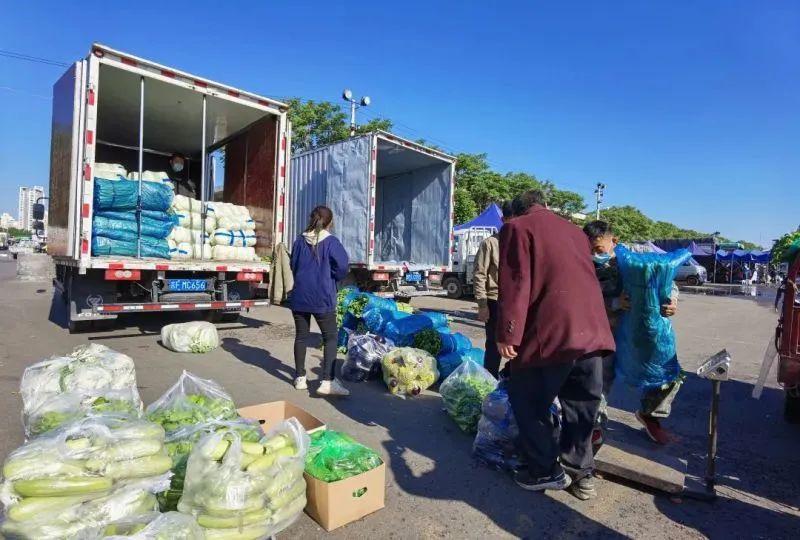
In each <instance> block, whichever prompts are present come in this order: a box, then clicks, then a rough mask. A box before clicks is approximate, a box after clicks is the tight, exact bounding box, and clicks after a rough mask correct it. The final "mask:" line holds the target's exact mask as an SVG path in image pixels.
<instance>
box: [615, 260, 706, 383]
mask: <svg viewBox="0 0 800 540" xmlns="http://www.w3.org/2000/svg"><path fill="white" fill-rule="evenodd" d="M615 253H616V255H617V264H618V266H619V272H620V277H621V279H622V288H623V290H624V291H625V292H626V293H627V295H628V297H629V298H630V305H631V307H630V309H629V310H627V311H623V312H622V314H621V315H620V319H619V323H618V324H617V328H616V331H615V334H614V339H615V341H616V344H617V352H616V360H615V364H616V371H617V373H618V374H619V375H620V376H621V377H622V378H623V379H624V380H625V381H626V382H627V383H628V384H630V385H632V386H636V387H638V388H643V389H648V388H660V387H661V386H663V385H665V384H669V383H671V382H673V381H674V380H675V379H677V378H678V376H679V375H680V373H681V367H680V364H678V356H677V352H676V349H675V331H674V330H673V328H672V323H671V322H670V320H669V319H668V318H667V317H662V316H661V305H662V304H667V303H669V302H670V296H671V294H672V282H673V281H674V280H675V273H676V272H677V269H678V267H679V266H680V265H681V264H683V263H684V262H686V261H687V260H688V259H689V258H690V257H691V254H690V253H689V251H688V250H686V249H679V250H677V251H673V252H671V253H634V252H632V251H630V250H629V249H627V248H625V247H624V246H621V245H620V246H617V248H616V249H615Z"/></svg>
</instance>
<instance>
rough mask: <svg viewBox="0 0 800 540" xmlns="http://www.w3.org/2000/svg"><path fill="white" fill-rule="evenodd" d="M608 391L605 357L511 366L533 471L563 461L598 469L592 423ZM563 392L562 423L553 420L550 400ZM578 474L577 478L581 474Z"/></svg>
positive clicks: (543, 472)
mask: <svg viewBox="0 0 800 540" xmlns="http://www.w3.org/2000/svg"><path fill="white" fill-rule="evenodd" d="M602 392H603V359H602V357H600V356H590V357H584V358H580V359H578V360H575V361H573V362H569V363H565V364H555V365H549V366H543V367H529V368H518V367H516V366H514V367H513V368H512V369H511V377H510V379H509V383H508V396H509V399H510V401H511V407H512V408H513V410H514V417H515V418H516V420H517V424H518V426H519V440H518V445H519V447H520V452H521V453H522V455H523V456H524V457H525V458H526V460H527V462H528V468H529V471H530V473H531V475H532V476H534V477H537V478H538V477H545V476H549V475H551V474H554V473H557V472H558V471H559V469H560V465H559V463H558V460H559V457H560V459H561V463H562V464H564V465H565V466H567V467H569V468H571V469H574V470H576V471H578V476H577V478H582V477H583V476H586V475H588V474H591V472H592V470H593V469H594V455H593V453H592V429H593V428H594V425H595V418H596V417H597V410H598V407H599V406H600V396H601V395H602ZM556 396H557V397H558V399H559V401H560V402H561V407H562V426H561V431H560V435H559V431H558V428H557V427H556V426H555V424H554V423H553V416H552V414H551V413H550V405H551V404H552V403H553V400H554V399H555V398H556ZM577 478H576V479H577Z"/></svg>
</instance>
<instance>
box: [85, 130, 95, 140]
mask: <svg viewBox="0 0 800 540" xmlns="http://www.w3.org/2000/svg"><path fill="white" fill-rule="evenodd" d="M92 141H94V131H92V130H91V129H87V130H86V144H92Z"/></svg>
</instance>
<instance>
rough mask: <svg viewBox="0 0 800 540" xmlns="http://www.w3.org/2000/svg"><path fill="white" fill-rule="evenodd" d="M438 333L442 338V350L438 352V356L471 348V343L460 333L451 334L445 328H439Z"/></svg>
mask: <svg viewBox="0 0 800 540" xmlns="http://www.w3.org/2000/svg"><path fill="white" fill-rule="evenodd" d="M438 331H439V334H440V335H441V338H442V348H441V349H440V350H439V354H448V353H452V352H463V351H468V350H469V349H471V348H472V342H471V341H470V340H469V338H468V337H467V336H465V335H464V334H462V333H460V332H455V333H453V334H451V333H450V330H449V329H446V328H439V329H438Z"/></svg>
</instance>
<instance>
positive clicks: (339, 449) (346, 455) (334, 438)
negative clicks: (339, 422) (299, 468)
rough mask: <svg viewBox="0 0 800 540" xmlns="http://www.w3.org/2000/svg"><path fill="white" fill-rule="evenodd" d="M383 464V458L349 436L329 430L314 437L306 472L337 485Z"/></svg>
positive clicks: (313, 434) (307, 457)
mask: <svg viewBox="0 0 800 540" xmlns="http://www.w3.org/2000/svg"><path fill="white" fill-rule="evenodd" d="M382 463H383V460H381V458H380V456H379V455H378V454H377V452H375V451H374V450H372V449H371V448H368V447H366V446H364V445H363V444H359V443H357V442H356V441H355V440H353V439H352V438H351V437H350V436H349V435H345V434H344V433H340V432H338V431H333V430H332V429H326V430H322V431H317V432H315V433H312V434H311V446H310V447H309V449H308V454H307V455H306V472H307V473H308V474H310V475H311V476H313V477H314V478H317V479H319V480H322V481H323V482H337V481H339V480H344V479H345V478H350V477H351V476H356V475H359V474H361V473H365V472H367V471H371V470H372V469H374V468H375V467H379V466H380V465H381V464H382Z"/></svg>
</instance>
